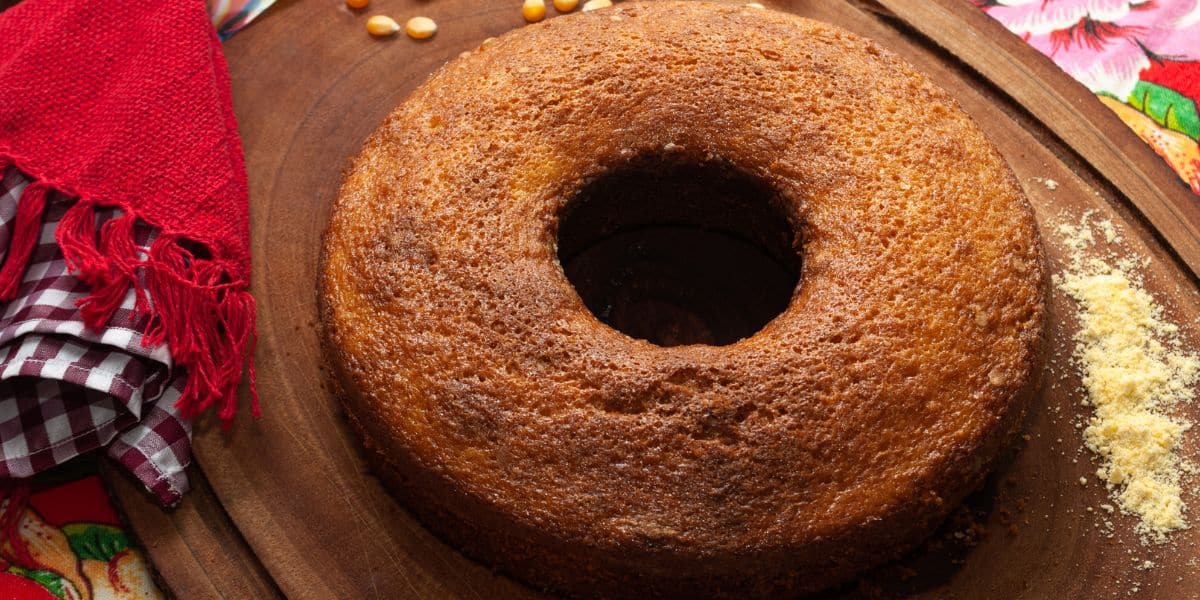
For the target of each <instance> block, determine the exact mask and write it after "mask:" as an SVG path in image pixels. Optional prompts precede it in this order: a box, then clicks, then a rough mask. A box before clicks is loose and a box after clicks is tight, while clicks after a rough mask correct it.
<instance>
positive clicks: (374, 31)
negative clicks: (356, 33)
mask: <svg viewBox="0 0 1200 600" xmlns="http://www.w3.org/2000/svg"><path fill="white" fill-rule="evenodd" d="M397 31H400V24H399V23H397V22H396V20H395V19H393V18H391V17H385V16H383V15H375V16H373V17H371V18H370V19H367V33H370V34H371V35H373V36H376V37H387V36H389V35H392V34H394V33H396V32H397Z"/></svg>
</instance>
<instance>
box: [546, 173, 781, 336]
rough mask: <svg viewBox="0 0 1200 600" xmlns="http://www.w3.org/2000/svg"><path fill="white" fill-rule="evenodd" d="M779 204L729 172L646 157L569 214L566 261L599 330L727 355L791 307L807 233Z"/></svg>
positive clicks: (575, 203)
mask: <svg viewBox="0 0 1200 600" xmlns="http://www.w3.org/2000/svg"><path fill="white" fill-rule="evenodd" d="M784 206H785V204H784V202H783V201H782V199H781V198H780V197H779V195H778V194H777V193H776V192H775V191H774V190H772V189H771V188H770V187H769V186H768V185H766V184H765V183H764V182H762V181H760V180H758V179H757V178H754V177H751V176H749V175H747V174H746V173H744V172H741V171H738V170H736V169H733V168H731V167H729V166H727V165H725V164H722V163H717V162H706V163H700V164H679V163H675V162H671V161H667V160H665V159H653V160H641V161H637V162H634V163H632V164H630V165H628V166H625V167H623V168H620V169H618V170H615V171H613V172H610V173H608V174H606V175H604V176H602V177H600V178H598V179H596V180H594V181H592V182H590V183H589V184H588V185H586V186H585V187H584V188H583V189H582V190H580V191H579V193H578V194H577V195H576V196H575V197H574V198H572V199H571V200H570V201H569V202H568V203H567V204H566V206H565V208H564V209H563V211H562V214H561V215H560V219H559V227H558V259H559V262H560V263H561V264H562V267H563V271H564V272H565V273H566V275H567V279H568V280H570V282H571V284H572V285H573V286H574V287H575V290H576V291H577V292H578V293H579V296H580V298H582V299H583V303H584V304H585V305H587V307H588V309H589V310H591V311H592V314H594V315H595V316H596V317H597V318H598V319H599V320H600V321H602V322H604V323H606V324H608V325H609V326H610V327H613V328H614V329H617V330H618V331H621V332H623V333H625V334H626V335H629V336H631V337H635V338H639V339H643V340H647V341H650V342H652V343H654V344H657V345H659V346H680V345H686V344H707V345H712V346H723V345H727V344H732V343H734V342H736V341H738V340H741V339H744V338H747V337H750V336H752V335H754V334H755V333H756V332H758V331H759V330H760V329H762V328H763V327H764V326H765V325H766V324H767V323H768V322H770V321H771V320H772V319H774V318H775V317H777V316H779V315H780V314H781V313H782V312H783V311H784V309H786V308H787V306H788V304H789V302H790V301H791V298H792V294H793V293H794V292H795V290H796V285H797V283H798V282H799V279H800V253H799V247H800V243H799V236H798V235H797V234H796V228H795V227H794V226H793V224H792V222H791V221H790V220H789V218H788V215H787V214H786V213H785V212H784V211H783V207H784Z"/></svg>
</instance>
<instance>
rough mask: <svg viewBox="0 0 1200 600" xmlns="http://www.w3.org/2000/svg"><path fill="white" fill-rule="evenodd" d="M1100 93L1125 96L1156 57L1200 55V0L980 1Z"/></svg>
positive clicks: (1192, 57) (979, 0) (1176, 57)
mask: <svg viewBox="0 0 1200 600" xmlns="http://www.w3.org/2000/svg"><path fill="white" fill-rule="evenodd" d="M977 2H978V3H980V4H981V5H982V7H983V9H984V10H986V11H987V12H988V14H989V15H990V16H992V17H993V18H995V19H996V20H998V21H1000V22H1001V23H1003V24H1004V26H1005V27H1007V28H1008V29H1009V30H1010V31H1012V32H1014V33H1016V34H1017V35H1020V36H1021V37H1022V38H1024V39H1025V41H1027V42H1028V43H1029V44H1030V45H1031V46H1033V47H1034V48H1037V49H1038V50H1039V51H1040V52H1041V53H1042V54H1045V55H1046V56H1049V57H1050V58H1051V59H1052V60H1053V61H1054V62H1055V63H1057V64H1058V66H1059V67H1061V68H1062V69H1063V70H1064V71H1066V72H1067V73H1069V74H1070V75H1071V76H1072V77H1074V78H1075V79H1076V80H1078V81H1079V82H1080V83H1082V84H1084V85H1085V86H1087V87H1088V89H1090V90H1092V91H1093V92H1095V93H1104V94H1111V95H1113V96H1116V97H1117V98H1119V99H1121V100H1124V99H1125V98H1128V97H1129V94H1130V93H1131V92H1132V91H1133V88H1134V86H1135V85H1137V82H1138V74H1139V73H1141V71H1142V70H1143V69H1145V68H1147V67H1149V66H1150V61H1151V60H1153V59H1168V60H1196V59H1198V58H1200V0H1142V1H1132V2H1131V1H1129V0H977Z"/></svg>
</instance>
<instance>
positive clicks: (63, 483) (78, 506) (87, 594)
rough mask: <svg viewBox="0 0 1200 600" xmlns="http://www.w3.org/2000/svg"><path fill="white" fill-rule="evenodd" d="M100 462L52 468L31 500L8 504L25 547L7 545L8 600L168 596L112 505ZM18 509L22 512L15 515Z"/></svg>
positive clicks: (3, 506)
mask: <svg viewBox="0 0 1200 600" xmlns="http://www.w3.org/2000/svg"><path fill="white" fill-rule="evenodd" d="M96 469H97V468H96V463H95V462H94V461H90V460H86V459H85V460H82V461H74V462H72V463H70V464H69V465H65V466H63V467H59V468H57V469H55V470H52V471H48V472H47V473H45V474H44V475H42V476H40V477H39V478H38V479H37V482H36V483H35V484H34V485H33V486H32V488H29V489H28V490H27V491H23V492H20V493H22V494H27V497H23V498H20V499H18V498H15V497H14V496H11V495H10V496H8V497H6V498H5V499H4V500H3V501H0V515H3V516H2V517H0V521H3V522H4V523H5V524H7V523H8V522H10V520H11V521H12V522H14V524H15V525H16V527H15V529H16V531H17V532H18V537H19V539H20V541H21V543H22V545H23V546H24V548H21V549H18V548H14V547H13V546H11V545H8V544H5V545H4V547H3V548H0V598H5V599H10V598H11V599H13V600H92V599H94V600H101V599H122V600H157V599H160V598H163V597H164V595H163V592H162V590H161V589H160V588H159V587H158V585H157V584H156V583H155V582H154V577H153V575H152V574H151V573H152V572H151V570H150V568H149V565H148V563H147V560H146V558H145V556H144V554H143V553H142V551H141V550H140V549H138V547H137V546H136V545H135V544H134V542H133V540H132V539H131V537H130V535H129V533H128V532H127V531H126V530H125V528H124V526H123V525H122V524H121V521H120V519H119V518H118V517H117V513H116V512H115V511H114V510H113V508H112V505H111V504H110V503H109V499H108V494H107V492H106V491H105V489H104V484H103V482H101V480H100V476H99V475H98V474H97V470H96ZM13 507H19V508H20V514H12V513H13V510H12V509H13Z"/></svg>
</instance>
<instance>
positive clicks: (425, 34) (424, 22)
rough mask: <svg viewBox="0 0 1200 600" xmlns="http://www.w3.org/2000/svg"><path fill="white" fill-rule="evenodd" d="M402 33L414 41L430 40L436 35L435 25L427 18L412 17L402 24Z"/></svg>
mask: <svg viewBox="0 0 1200 600" xmlns="http://www.w3.org/2000/svg"><path fill="white" fill-rule="evenodd" d="M404 33H407V34H408V37H410V38H412V39H414V40H423V39H426V38H431V37H433V34H435V33H437V23H434V22H433V19H430V18H429V17H413V18H411V19H409V20H408V22H407V23H405V24H404Z"/></svg>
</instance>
